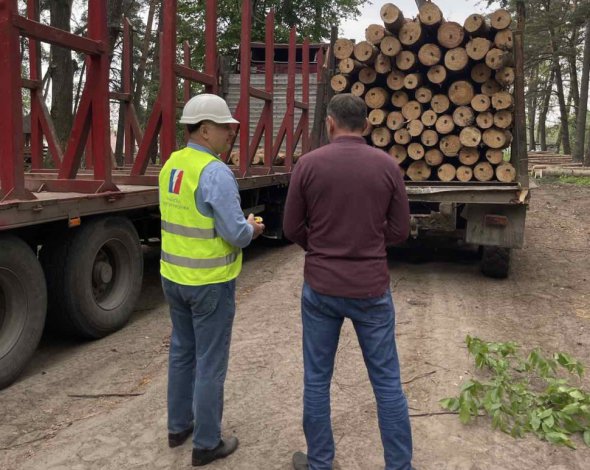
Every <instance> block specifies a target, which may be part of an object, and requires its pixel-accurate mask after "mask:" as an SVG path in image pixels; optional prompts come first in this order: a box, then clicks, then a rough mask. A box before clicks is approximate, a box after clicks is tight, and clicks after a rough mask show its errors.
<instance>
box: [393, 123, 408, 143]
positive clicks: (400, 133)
mask: <svg viewBox="0 0 590 470" xmlns="http://www.w3.org/2000/svg"><path fill="white" fill-rule="evenodd" d="M393 140H395V143H396V144H400V145H407V144H409V143H410V142H411V140H412V136H411V135H410V133H409V132H408V130H407V129H406V128H405V127H402V128H401V129H398V130H397V131H395V132H394V134H393Z"/></svg>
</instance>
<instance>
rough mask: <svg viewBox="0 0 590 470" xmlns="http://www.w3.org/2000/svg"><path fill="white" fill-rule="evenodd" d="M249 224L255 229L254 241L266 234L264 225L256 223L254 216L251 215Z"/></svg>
mask: <svg viewBox="0 0 590 470" xmlns="http://www.w3.org/2000/svg"><path fill="white" fill-rule="evenodd" d="M247 222H248V223H249V224H250V225H251V226H252V227H254V235H252V240H254V239H255V238H258V236H259V235H260V234H261V233H262V232H264V224H259V223H258V222H256V220H254V214H250V215H249V216H248V220H247Z"/></svg>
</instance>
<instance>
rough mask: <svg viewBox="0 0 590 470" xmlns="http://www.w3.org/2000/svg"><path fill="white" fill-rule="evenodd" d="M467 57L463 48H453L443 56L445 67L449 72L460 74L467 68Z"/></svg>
mask: <svg viewBox="0 0 590 470" xmlns="http://www.w3.org/2000/svg"><path fill="white" fill-rule="evenodd" d="M467 64H469V56H468V55H467V51H466V50H465V48H464V47H455V48H454V49H450V50H448V51H447V52H446V54H445V67H446V68H447V69H448V70H450V71H451V72H461V71H462V70H465V69H466V68H467Z"/></svg>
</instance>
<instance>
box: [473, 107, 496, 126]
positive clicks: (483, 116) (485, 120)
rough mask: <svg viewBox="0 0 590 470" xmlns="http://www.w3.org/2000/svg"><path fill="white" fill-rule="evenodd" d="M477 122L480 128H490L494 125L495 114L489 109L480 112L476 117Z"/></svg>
mask: <svg viewBox="0 0 590 470" xmlns="http://www.w3.org/2000/svg"><path fill="white" fill-rule="evenodd" d="M475 122H476V124H477V127H479V128H480V129H489V128H490V127H492V126H493V125H494V115H493V114H492V113H491V112H489V111H485V112H483V113H479V114H478V115H477V116H476V118H475Z"/></svg>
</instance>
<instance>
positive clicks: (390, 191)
mask: <svg viewBox="0 0 590 470" xmlns="http://www.w3.org/2000/svg"><path fill="white" fill-rule="evenodd" d="M409 220H410V216H409V203H408V197H407V195H406V189H405V186H404V183H403V177H402V174H401V171H400V168H399V166H398V164H397V163H396V162H395V161H394V160H393V159H392V158H391V157H390V156H389V155H387V154H386V153H385V152H383V151H382V150H379V149H376V148H373V147H370V146H369V145H367V144H366V143H365V140H364V138H362V137H360V136H359V137H355V136H341V137H337V138H336V139H335V140H334V141H333V142H332V143H330V144H329V145H326V146H324V147H321V148H319V149H316V150H314V151H312V152H310V153H308V154H306V155H305V156H303V157H301V158H300V159H299V160H298V161H297V165H295V170H294V172H293V175H292V177H291V183H290V185H289V193H288V195H287V204H286V208H285V218H284V227H283V230H284V233H285V235H286V237H287V238H288V239H290V240H291V241H293V242H295V243H297V244H298V245H300V246H301V247H302V248H303V249H304V250H305V251H306V252H307V253H306V256H305V270H304V278H305V281H306V282H307V283H308V284H309V286H310V287H311V288H312V289H314V290H315V291H317V292H319V293H321V294H325V295H331V296H336V297H349V298H367V297H377V296H380V295H383V294H384V293H385V292H386V290H387V289H388V288H389V271H388V269H387V258H386V252H385V246H386V245H388V244H397V243H401V242H403V241H404V240H406V238H407V237H408V233H409Z"/></svg>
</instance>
